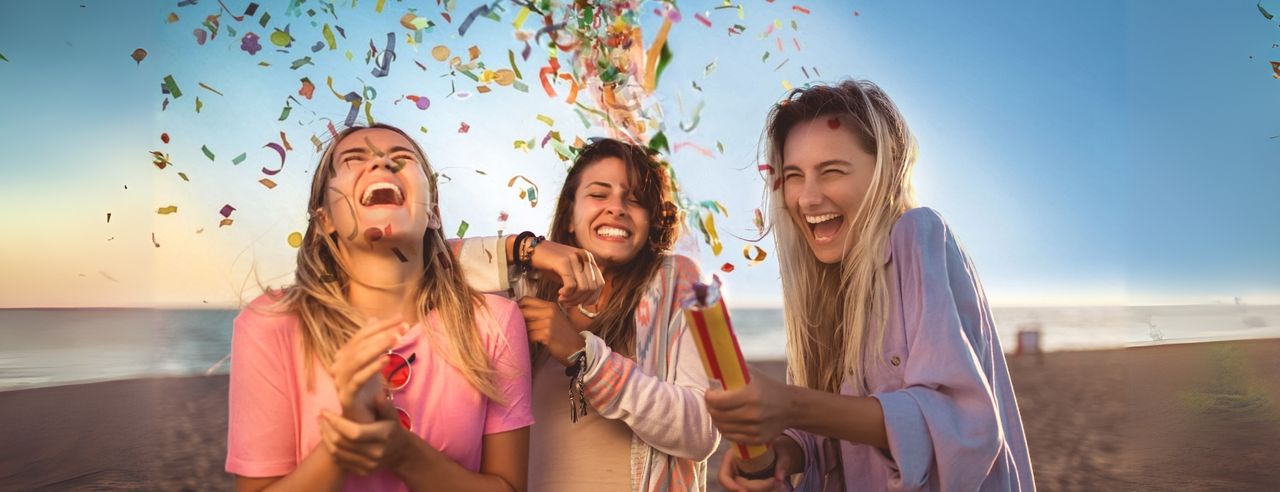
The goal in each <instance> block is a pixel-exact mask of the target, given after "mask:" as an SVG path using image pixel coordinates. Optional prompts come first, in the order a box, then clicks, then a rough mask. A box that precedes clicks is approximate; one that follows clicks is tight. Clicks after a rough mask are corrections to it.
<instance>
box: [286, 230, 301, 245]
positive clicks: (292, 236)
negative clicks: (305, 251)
mask: <svg viewBox="0 0 1280 492" xmlns="http://www.w3.org/2000/svg"><path fill="white" fill-rule="evenodd" d="M289 246H290V247H292V248H299V247H301V246H302V233H301V232H291V233H289Z"/></svg>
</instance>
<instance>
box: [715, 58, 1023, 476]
mask: <svg viewBox="0 0 1280 492" xmlns="http://www.w3.org/2000/svg"><path fill="white" fill-rule="evenodd" d="M766 136H767V152H768V162H769V164H770V170H771V172H770V174H769V179H770V181H771V183H770V184H771V185H772V189H771V191H770V193H769V200H770V206H769V212H770V217H771V222H772V224H773V231H774V237H775V240H776V243H777V253H778V257H779V262H780V264H781V265H780V268H781V272H782V282H783V298H784V300H785V317H786V329H787V338H788V345H787V363H788V373H789V376H790V380H791V381H790V382H791V385H786V384H783V383H781V382H778V381H775V380H773V379H770V378H768V377H766V376H764V375H761V374H754V375H753V378H752V382H751V384H749V385H748V386H747V387H745V388H742V389H739V390H735V391H729V392H725V391H718V390H712V391H708V392H707V395H706V403H707V407H708V409H709V411H710V413H711V416H712V419H713V420H714V421H715V423H716V426H717V427H719V428H720V430H721V432H723V434H724V436H725V438H726V439H729V440H732V441H735V442H740V443H759V444H771V445H772V450H773V451H774V456H775V458H776V464H775V466H773V467H770V468H766V470H764V473H762V474H759V473H753V471H752V470H742V469H740V463H738V460H737V458H736V456H735V454H734V453H728V454H727V455H726V459H725V460H724V462H723V463H722V464H721V469H720V474H719V478H720V482H721V484H723V485H724V486H725V487H727V488H729V489H731V490H773V489H775V488H783V487H786V486H790V485H791V478H792V475H794V474H797V473H802V474H803V475H802V477H799V480H800V482H799V485H800V487H801V488H802V489H804V490H889V489H892V490H966V491H968V490H1031V489H1034V487H1035V483H1034V481H1033V479H1032V472H1031V461H1030V458H1029V455H1028V453H1027V444H1026V439H1025V437H1024V436H1023V431H1022V421H1021V417H1020V415H1019V413H1018V404H1017V400H1016V399H1015V397H1014V392H1013V386H1012V384H1011V383H1010V381H1009V373H1008V369H1007V368H1006V366H1005V359H1004V353H1003V352H1002V350H1001V347H1000V340H999V337H998V336H997V334H996V330H995V324H994V322H993V320H992V317H991V312H990V309H989V307H988V305H987V301H986V298H985V296H984V294H983V291H982V286H981V284H980V282H979V281H978V277H977V274H976V273H975V271H974V267H973V264H972V262H971V261H970V260H969V258H968V256H967V255H966V254H965V253H964V250H963V248H961V247H960V245H959V243H958V242H957V240H956V238H955V236H954V235H953V234H952V231H951V230H950V228H949V227H948V226H947V225H946V223H944V222H943V221H942V218H941V216H939V214H938V213H937V212H935V211H933V210H932V209H928V208H916V204H915V199H914V197H913V193H912V186H911V171H912V167H913V166H914V164H915V160H916V143H915V140H914V138H913V137H912V135H911V131H910V129H908V127H907V124H906V121H905V120H904V119H903V118H902V115H901V114H900V113H899V112H898V109H897V108H896V107H895V105H894V104H893V102H892V101H891V100H890V99H889V97H888V96H887V95H886V94H885V93H884V92H883V91H882V90H881V89H880V88H879V87H877V86H876V85H875V84H873V83H871V82H867V81H846V82H843V83H840V84H837V85H817V86H812V87H808V88H804V89H797V90H794V91H792V92H791V93H790V95H789V96H788V97H787V98H786V99H785V100H784V101H782V102H781V103H779V104H778V105H777V106H775V107H774V109H773V111H772V112H771V113H770V115H769V121H768V124H767V129H766Z"/></svg>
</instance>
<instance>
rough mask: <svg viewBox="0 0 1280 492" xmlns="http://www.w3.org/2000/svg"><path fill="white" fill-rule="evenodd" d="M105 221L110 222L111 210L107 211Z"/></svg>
mask: <svg viewBox="0 0 1280 492" xmlns="http://www.w3.org/2000/svg"><path fill="white" fill-rule="evenodd" d="M107 223H108V224H110V223H111V212H107Z"/></svg>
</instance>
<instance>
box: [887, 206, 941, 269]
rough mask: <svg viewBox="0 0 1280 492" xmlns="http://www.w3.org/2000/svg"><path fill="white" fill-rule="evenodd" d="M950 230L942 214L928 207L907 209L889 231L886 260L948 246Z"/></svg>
mask: <svg viewBox="0 0 1280 492" xmlns="http://www.w3.org/2000/svg"><path fill="white" fill-rule="evenodd" d="M950 234H951V233H950V231H949V228H948V226H947V223H946V221H944V220H943V219H942V214H939V213H938V211H937V210H934V209H932V208H928V207H918V208H913V209H911V210H907V211H906V212H904V213H903V214H902V216H901V217H898V221H897V222H894V224H893V230H892V231H891V232H890V233H889V248H888V250H887V251H885V255H886V258H885V259H886V260H888V259H890V258H892V257H896V256H901V255H908V256H920V255H921V254H927V252H928V251H931V250H935V249H938V250H940V249H941V248H945V247H946V243H947V242H948V238H949V237H950Z"/></svg>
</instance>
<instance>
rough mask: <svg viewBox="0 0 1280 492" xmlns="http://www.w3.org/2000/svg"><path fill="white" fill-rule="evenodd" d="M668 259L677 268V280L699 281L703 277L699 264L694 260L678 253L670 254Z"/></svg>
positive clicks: (675, 269)
mask: <svg viewBox="0 0 1280 492" xmlns="http://www.w3.org/2000/svg"><path fill="white" fill-rule="evenodd" d="M666 257H667V261H670V262H671V263H672V264H673V265H674V267H675V268H674V271H675V274H676V278H678V279H690V280H697V279H698V278H699V277H701V276H702V269H701V268H699V267H698V262H696V261H693V258H690V257H688V256H685V255H682V254H678V253H671V254H668V255H666Z"/></svg>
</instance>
